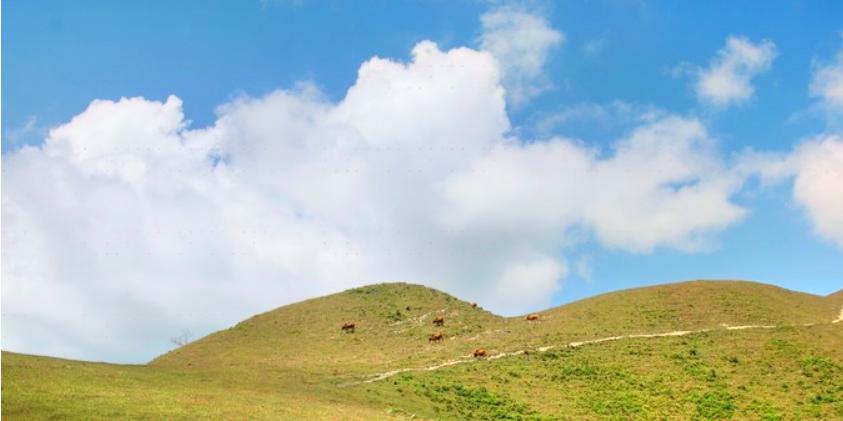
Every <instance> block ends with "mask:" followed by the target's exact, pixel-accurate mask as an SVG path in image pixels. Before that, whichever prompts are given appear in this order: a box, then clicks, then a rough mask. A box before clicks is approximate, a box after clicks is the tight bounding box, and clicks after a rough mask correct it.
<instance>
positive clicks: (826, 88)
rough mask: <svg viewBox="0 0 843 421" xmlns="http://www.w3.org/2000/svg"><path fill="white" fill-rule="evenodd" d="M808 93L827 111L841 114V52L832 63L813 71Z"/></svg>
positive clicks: (842, 86) (842, 66) (842, 34)
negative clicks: (816, 98)
mask: <svg viewBox="0 0 843 421" xmlns="http://www.w3.org/2000/svg"><path fill="white" fill-rule="evenodd" d="M841 37H843V32H841ZM810 92H811V95H812V96H815V97H819V98H820V100H821V101H822V104H823V105H824V106H825V108H826V109H827V110H828V111H830V112H832V113H834V114H843V50H841V51H840V52H838V53H837V57H836V58H835V59H834V61H832V62H830V63H825V64H821V65H818V66H817V67H816V68H815V69H814V74H813V75H812V79H811V86H810Z"/></svg>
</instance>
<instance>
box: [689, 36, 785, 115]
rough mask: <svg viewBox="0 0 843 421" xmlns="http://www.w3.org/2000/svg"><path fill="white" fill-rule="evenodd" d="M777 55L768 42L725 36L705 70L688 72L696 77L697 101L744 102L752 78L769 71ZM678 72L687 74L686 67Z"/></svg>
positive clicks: (749, 95)
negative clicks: (723, 42)
mask: <svg viewBox="0 0 843 421" xmlns="http://www.w3.org/2000/svg"><path fill="white" fill-rule="evenodd" d="M777 54H778V53H777V51H776V45H775V44H774V43H773V42H772V41H770V40H763V41H761V42H758V43H753V42H752V41H750V40H749V39H747V38H745V37H740V36H730V37H728V38H727V39H726V45H725V46H724V47H723V48H721V49H720V50H718V51H717V55H716V56H715V57H714V58H713V59H712V60H711V62H710V63H709V65H708V67H707V68H697V69H695V70H692V71H691V73H694V74H695V75H696V82H695V87H694V89H695V91H696V94H697V98H698V99H699V100H700V101H701V102H703V103H705V104H709V105H713V106H716V107H725V106H729V105H735V104H741V103H744V102H746V101H747V100H749V99H750V98H752V96H753V94H754V93H755V88H754V87H753V86H752V79H753V78H755V77H756V76H758V75H759V74H761V73H763V72H765V71H767V70H769V69H770V66H771V65H772V63H773V60H774V59H775V58H776V55H777ZM691 68H692V69H693V66H691ZM682 69H684V71H685V72H687V71H688V66H687V65H686V66H684V67H681V68H680V72H681V71H683V70H682Z"/></svg>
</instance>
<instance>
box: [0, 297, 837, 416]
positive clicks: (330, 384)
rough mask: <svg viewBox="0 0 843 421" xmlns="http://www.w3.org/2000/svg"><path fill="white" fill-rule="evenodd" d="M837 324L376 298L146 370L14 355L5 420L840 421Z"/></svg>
mask: <svg viewBox="0 0 843 421" xmlns="http://www.w3.org/2000/svg"><path fill="white" fill-rule="evenodd" d="M841 307H843V291H841V292H837V293H835V294H831V295H829V296H826V297H820V296H815V295H810V294H805V293H800V292H794V291H789V290H786V289H782V288H778V287H774V286H770V285H764V284H759V283H753V282H739V281H692V282H682V283H676V284H667V285H658V286H651V287H645V288H637V289H631V290H625V291H618V292H614V293H609V294H603V295H600V296H596V297H592V298H588V299H585V300H581V301H577V302H575V303H571V304H567V305H563V306H560V307H556V308H553V309H549V310H546V311H543V312H539V313H537V315H538V316H539V317H538V320H536V321H527V320H525V318H524V317H523V316H519V317H512V318H504V317H500V316H497V315H494V314H492V313H490V312H488V311H485V310H483V309H482V303H480V306H478V307H477V308H474V307H472V306H471V305H470V304H469V303H467V302H465V301H461V300H459V299H457V298H455V297H453V296H450V295H448V294H445V293H442V292H440V291H436V290H433V289H430V288H426V287H423V286H419V285H412V284H405V283H393V284H379V285H372V286H366V287H361V288H355V289H351V290H348V291H345V292H341V293H338V294H333V295H329V296H326V297H320V298H315V299H311V300H307V301H303V302H300V303H296V304H292V305H288V306H284V307H280V308H278V309H275V310H272V311H269V312H266V313H263V314H259V315H257V316H254V317H252V318H250V319H248V320H245V321H243V322H241V323H238V324H237V325H236V326H233V327H231V328H229V329H225V330H222V331H219V332H216V333H213V334H211V335H208V336H206V337H205V338H202V339H200V340H197V341H195V342H193V343H190V344H188V345H186V346H183V347H181V348H178V349H175V350H173V351H171V352H168V353H166V354H164V355H162V356H160V357H158V358H156V359H154V360H153V361H152V362H150V363H149V364H148V365H143V366H136V365H135V366H133V365H110V364H97V363H86V362H79V361H68V360H61V359H54V358H47V357H35V356H26V355H20V354H14V353H9V352H4V353H3V367H2V368H3V380H4V388H3V398H2V399H3V402H2V404H3V411H4V416H9V417H11V418H10V419H18V418H50V417H54V418H203V417H207V418H243V417H246V418H252V419H278V418H290V419H293V418H295V419H325V418H341V419H376V418H390V419H391V418H399V419H400V418H410V417H412V416H415V417H416V418H419V417H421V418H430V419H558V418H583V417H588V418H594V417H607V418H645V419H649V418H659V417H667V418H702V419H713V418H757V419H762V418H763V419H780V418H789V419H792V418H805V417H820V418H825V419H830V418H843V368H841V367H843V324H840V323H837V324H832V323H831V320H833V319H835V318H836V317H837V316H838V315H839V312H840V310H841ZM437 316H441V317H443V318H444V326H441V327H439V326H434V325H433V324H432V322H433V319H434V318H436V317H437ZM347 321H351V322H353V323H354V324H355V331H354V332H353V333H349V332H344V331H342V330H341V329H340V327H341V326H342V324H343V323H344V322H347ZM435 332H441V333H442V334H443V339H442V340H441V341H436V342H431V341H429V340H428V338H429V336H430V335H431V334H432V333H435ZM478 348H482V349H484V351H485V352H486V356H485V357H484V358H474V357H472V356H471V353H472V352H473V351H474V350H475V349H478Z"/></svg>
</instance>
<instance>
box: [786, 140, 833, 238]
mask: <svg viewBox="0 0 843 421" xmlns="http://www.w3.org/2000/svg"><path fill="white" fill-rule="evenodd" d="M790 164H791V165H792V166H793V169H794V173H795V177H796V179H795V181H794V185H793V197H794V199H795V200H796V201H797V202H798V203H799V204H800V205H801V206H802V207H803V208H804V209H805V211H806V212H807V213H808V217H809V218H810V219H811V221H812V223H813V225H814V231H815V232H816V233H817V234H818V235H819V236H821V237H823V238H825V239H826V240H828V241H831V242H832V243H833V244H835V245H837V247H839V248H841V249H843V138H841V137H840V136H823V137H820V138H818V139H815V140H812V141H810V142H807V143H805V144H803V145H801V146H800V147H799V148H797V149H796V151H795V152H794V153H793V155H792V156H791V157H790Z"/></svg>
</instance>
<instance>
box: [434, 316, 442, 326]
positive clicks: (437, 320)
mask: <svg viewBox="0 0 843 421" xmlns="http://www.w3.org/2000/svg"><path fill="white" fill-rule="evenodd" d="M433 324H435V325H436V326H443V325H444V324H445V318H444V317H442V316H436V318H435V319H433Z"/></svg>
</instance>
